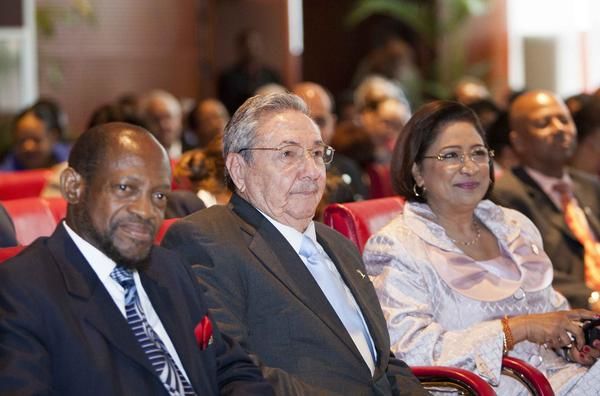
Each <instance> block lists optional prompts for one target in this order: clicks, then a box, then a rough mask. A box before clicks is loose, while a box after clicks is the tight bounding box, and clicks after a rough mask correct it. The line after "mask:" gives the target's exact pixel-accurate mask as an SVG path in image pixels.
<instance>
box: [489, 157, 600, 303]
mask: <svg viewBox="0 0 600 396" xmlns="http://www.w3.org/2000/svg"><path fill="white" fill-rule="evenodd" d="M569 175H570V176H571V179H572V180H573V193H574V195H575V197H576V198H577V201H578V202H579V205H580V206H581V207H582V209H583V210H584V212H585V213H586V216H587V219H588V222H589V223H590V225H591V227H592V229H593V231H594V232H595V234H596V235H597V236H600V225H599V219H600V217H599V216H600V183H598V182H597V181H596V180H595V179H593V178H592V177H590V176H588V175H586V174H584V173H581V172H577V171H573V170H570V171H569ZM492 200H494V201H495V202H496V203H498V204H499V205H502V206H506V207H509V208H512V209H516V210H518V211H520V212H522V213H523V214H525V215H526V216H527V217H529V218H530V219H531V220H532V221H533V223H534V224H535V225H536V226H537V227H538V229H539V230H540V232H541V234H542V239H543V241H544V250H545V251H546V253H547V254H548V256H549V257H550V259H551V260H552V265H553V267H554V282H553V285H554V287H555V288H556V289H557V290H558V291H560V292H561V293H563V294H564V295H565V296H566V297H567V299H568V300H569V302H570V303H571V305H572V306H573V307H587V305H588V303H587V299H588V297H589V296H590V293H591V290H590V289H588V288H587V287H586V286H585V282H584V268H583V246H582V245H581V244H580V243H579V241H578V240H577V238H576V237H575V235H573V233H572V232H571V230H570V229H569V227H568V226H567V223H566V222H565V220H564V217H563V213H562V212H561V211H560V210H559V209H558V208H557V207H556V206H555V205H554V204H553V203H552V201H551V200H550V198H548V196H547V195H546V193H544V191H543V190H542V189H541V188H540V187H539V186H538V184H537V183H536V182H535V181H534V180H533V179H532V178H531V177H530V176H529V175H528V174H527V172H525V170H524V169H523V168H515V169H513V170H512V172H506V173H505V174H503V175H502V177H500V179H499V180H498V182H497V183H496V186H495V187H494V190H493V193H492Z"/></svg>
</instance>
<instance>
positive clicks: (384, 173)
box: [367, 164, 396, 199]
mask: <svg viewBox="0 0 600 396" xmlns="http://www.w3.org/2000/svg"><path fill="white" fill-rule="evenodd" d="M367 175H369V182H370V186H369V196H370V198H371V199H374V198H384V197H392V196H394V195H396V194H395V193H394V189H393V188H392V179H391V172H390V166H389V165H383V164H371V165H369V166H368V167H367Z"/></svg>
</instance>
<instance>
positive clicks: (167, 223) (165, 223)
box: [154, 217, 179, 245]
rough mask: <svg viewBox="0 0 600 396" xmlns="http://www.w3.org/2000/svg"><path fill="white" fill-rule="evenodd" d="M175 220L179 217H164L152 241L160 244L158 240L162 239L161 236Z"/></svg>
mask: <svg viewBox="0 0 600 396" xmlns="http://www.w3.org/2000/svg"><path fill="white" fill-rule="evenodd" d="M177 220H179V218H177V217H174V218H172V219H165V220H164V221H163V223H162V224H161V226H160V228H159V229H158V232H157V233H156V237H155V238H154V243H156V244H157V245H160V242H161V241H162V239H163V237H164V236H165V234H166V233H167V231H168V230H169V227H171V225H172V224H173V223H175V222H176V221H177Z"/></svg>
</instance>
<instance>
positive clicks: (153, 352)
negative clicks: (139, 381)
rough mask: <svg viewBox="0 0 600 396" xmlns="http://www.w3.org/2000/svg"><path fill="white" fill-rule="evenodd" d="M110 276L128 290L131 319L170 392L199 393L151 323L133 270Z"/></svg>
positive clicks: (128, 320) (140, 340) (122, 270)
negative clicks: (195, 390) (136, 284)
mask: <svg viewBox="0 0 600 396" xmlns="http://www.w3.org/2000/svg"><path fill="white" fill-rule="evenodd" d="M110 277H111V278H113V279H114V280H116V281H117V282H118V283H119V284H120V285H121V286H122V287H123V289H125V313H126V314H127V322H128V323H129V326H130V327H131V330H132V331H133V335H135V338H136V339H137V340H138V342H139V343H140V345H141V347H142V349H143V350H144V353H146V356H147V357H148V360H150V363H151V364H152V367H154V370H155V371H156V374H157V375H158V378H159V379H160V380H161V381H162V383H163V384H164V385H165V388H166V389H167V392H168V393H169V395H173V396H175V395H178V396H183V395H195V394H196V393H195V392H194V389H193V388H192V386H191V385H190V383H189V382H188V380H187V379H186V378H185V376H184V375H183V374H182V373H181V371H180V370H179V368H178V367H177V364H175V361H174V360H173V358H172V357H171V355H170V354H169V351H167V348H166V347H165V344H163V342H162V341H161V339H160V338H159V337H158V334H156V333H155V332H154V330H153V329H152V326H150V324H149V323H148V320H147V319H146V315H145V314H144V310H143V309H142V304H141V303H140V298H139V296H138V292H137V289H136V287H135V282H134V280H133V273H132V272H131V271H130V270H128V269H126V268H122V267H115V269H114V270H113V271H112V272H111V273H110Z"/></svg>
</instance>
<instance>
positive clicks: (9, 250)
mask: <svg viewBox="0 0 600 396" xmlns="http://www.w3.org/2000/svg"><path fill="white" fill-rule="evenodd" d="M23 249H25V246H22V245H19V246H11V247H5V248H0V264H2V263H3V262H5V261H6V260H8V259H9V258H11V257H13V256H16V255H17V254H19V253H20V252H21V250H23Z"/></svg>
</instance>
